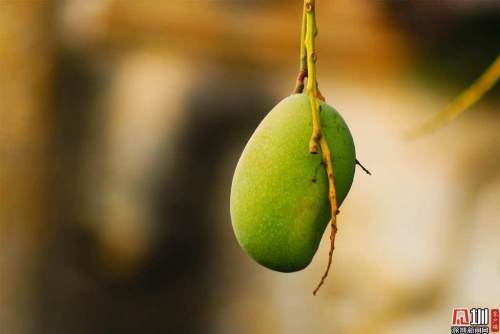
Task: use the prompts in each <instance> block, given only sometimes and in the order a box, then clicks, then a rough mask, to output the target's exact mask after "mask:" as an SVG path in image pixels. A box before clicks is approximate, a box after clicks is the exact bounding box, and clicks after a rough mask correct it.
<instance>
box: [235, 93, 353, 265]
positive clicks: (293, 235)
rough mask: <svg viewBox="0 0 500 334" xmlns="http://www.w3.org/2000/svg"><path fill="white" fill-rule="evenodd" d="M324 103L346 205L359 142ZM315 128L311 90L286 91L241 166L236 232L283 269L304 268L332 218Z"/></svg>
mask: <svg viewBox="0 0 500 334" xmlns="http://www.w3.org/2000/svg"><path fill="white" fill-rule="evenodd" d="M318 102H319V103H320V120H321V125H322V133H323V136H325V138H326V141H327V143H328V145H329V147H330V150H331V153H332V164H333V170H334V176H335V188H336V190H337V202H338V205H339V206H340V204H342V202H343V201H344V198H345V197H346V195H347V193H348V192H349V189H350V188H351V184H352V181H353V178H354V170H355V166H356V153H355V148H354V142H353V139H352V136H351V133H350V131H349V128H348V127H347V124H346V123H345V121H344V120H343V119H342V117H341V116H340V114H339V113H338V112H337V111H336V110H335V109H333V108H332V107H331V106H329V105H328V104H326V103H324V102H322V101H319V100H318ZM311 133H312V117H311V107H310V100H309V97H308V96H307V95H305V94H294V95H291V96H289V97H287V98H285V99H284V100H282V101H281V102H280V103H279V104H278V105H276V106H275V107H274V108H273V110H271V112H270V113H269V114H268V115H267V116H266V117H265V118H264V120H263V121H262V122H261V123H260V125H259V126H258V127H257V129H256V130H255V132H254V134H253V135H252V137H251V138H250V140H249V141H248V143H247V145H246V147H245V149H244V150H243V153H242V154H241V157H240V159H239V161H238V165H237V166H236V170H235V173H234V177H233V182H232V187H231V200H230V202H231V203H230V209H231V220H232V224H233V229H234V232H235V235H236V238H237V239H238V242H239V244H240V245H241V247H242V248H243V249H244V250H245V251H246V253H248V255H250V257H252V258H253V259H254V260H255V261H257V262H258V263H260V264H261V265H263V266H265V267H267V268H270V269H273V270H276V271H281V272H293V271H298V270H301V269H304V268H305V267H306V266H307V265H308V264H309V263H310V262H311V260H312V258H313V256H314V254H315V253H316V251H317V249H318V246H319V243H320V240H321V236H322V235H323V233H324V231H325V228H326V226H327V225H328V222H329V220H330V218H331V211H330V203H329V200H328V178H327V174H326V171H325V168H324V165H323V163H322V157H321V153H318V154H310V153H309V139H310V138H311Z"/></svg>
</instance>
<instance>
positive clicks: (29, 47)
mask: <svg viewBox="0 0 500 334" xmlns="http://www.w3.org/2000/svg"><path fill="white" fill-rule="evenodd" d="M49 4H50V2H45V1H29V2H24V1H22V2H21V1H3V2H2V3H0V69H1V70H0V83H1V84H0V85H1V87H0V333H10V334H17V333H26V332H30V331H31V329H30V327H29V326H32V323H33V321H30V320H32V319H33V318H32V317H33V315H34V314H33V312H32V308H33V306H34V301H33V300H32V298H33V293H32V291H30V289H31V288H32V286H33V284H32V283H33V282H31V281H30V280H33V279H36V275H34V272H35V271H36V266H37V261H36V257H37V254H39V253H40V250H41V249H42V245H43V235H44V233H43V232H44V226H46V222H47V202H46V198H47V196H45V195H46V193H45V192H46V189H47V187H46V186H45V185H46V182H47V176H48V170H49V169H48V168H47V167H48V165H47V164H48V161H49V159H50V156H48V154H47V147H48V145H47V144H48V130H49V129H48V124H49V122H48V117H47V116H48V115H47V110H48V108H47V104H48V100H47V97H48V94H47V93H48V87H49V85H48V84H47V83H48V82H49V80H50V72H51V68H50V64H51V61H50V58H51V42H50V41H48V40H47V36H50V34H48V33H47V31H48V29H49V20H48V19H49V15H48V14H49V13H50V10H51V8H50V7H51V5H49Z"/></svg>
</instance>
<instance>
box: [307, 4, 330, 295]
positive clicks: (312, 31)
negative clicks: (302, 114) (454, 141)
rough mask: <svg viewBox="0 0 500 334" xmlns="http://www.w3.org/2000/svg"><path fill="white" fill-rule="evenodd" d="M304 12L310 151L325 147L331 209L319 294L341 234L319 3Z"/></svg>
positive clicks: (323, 150)
mask: <svg viewBox="0 0 500 334" xmlns="http://www.w3.org/2000/svg"><path fill="white" fill-rule="evenodd" d="M304 11H305V15H306V29H305V30H306V32H305V38H304V44H305V51H306V57H307V76H308V77H307V95H308V96H309V100H310V104H311V111H312V126H313V131H312V135H311V139H310V141H309V152H311V153H312V154H316V153H318V149H319V148H321V154H322V157H323V163H324V165H325V169H326V174H327V177H328V199H329V202H330V208H331V220H330V226H331V233H330V251H329V253H328V265H327V266H326V270H325V272H324V274H323V276H322V277H321V280H320V282H319V284H318V286H317V287H316V289H314V291H313V294H314V295H316V293H317V292H318V290H319V288H320V287H321V286H322V285H323V283H324V282H325V279H326V277H327V276H328V272H329V271H330V266H331V264H332V256H333V250H334V249H335V236H336V235H337V214H338V205H337V194H336V189H335V179H334V174H333V164H332V154H331V151H330V148H329V147H328V143H327V141H326V139H325V138H324V136H322V134H321V121H320V115H319V113H320V105H319V101H318V97H319V96H318V82H317V78H316V60H317V55H316V45H315V41H314V39H315V37H316V35H317V34H318V28H317V26H316V1H315V0H304Z"/></svg>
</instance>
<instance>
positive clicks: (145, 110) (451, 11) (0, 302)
mask: <svg viewBox="0 0 500 334" xmlns="http://www.w3.org/2000/svg"><path fill="white" fill-rule="evenodd" d="M301 6H302V5H301V2H300V1H250V0H241V1H236V0H235V1H229V0H228V1H201V0H199V1H194V0H193V1H187V0H186V1H180V0H179V1H160V0H158V1H153V0H151V1H132V0H58V1H49V0H31V1H30V0H0V333H5V334H25V333H50V334H52V333H56V334H58V333H76V334H78V333H216V334H219V333H220V334H226V333H227V334H233V333H241V334H247V333H248V334H250V333H252V334H260V333H263V334H264V333H265V334H268V333H347V334H354V333H384V334H392V333H405V334H408V333H425V332H435V333H446V332H448V331H449V330H450V321H451V312H452V308H453V307H459V306H465V307H493V306H497V307H498V306H499V304H500V284H499V282H500V252H499V251H500V200H499V199H500V113H499V107H500V94H499V92H500V90H499V88H498V87H496V88H495V89H493V90H492V91H490V92H489V94H488V95H487V96H486V97H485V98H484V99H483V100H481V102H480V103H479V104H478V105H476V106H475V107H473V108H472V109H471V110H470V111H469V112H467V113H465V114H464V115H463V116H461V117H460V118H459V119H458V120H456V121H454V122H453V123H452V124H450V125H449V126H447V127H445V128H443V129H441V130H439V131H438V132H437V133H435V134H433V135H429V136H426V137H423V138H420V139H418V140H415V141H407V140H405V139H404V136H403V135H404V133H405V131H406V130H408V129H410V128H412V127H413V126H415V125H416V124H419V123H420V122H422V121H424V120H426V119H427V118H429V117H430V116H432V115H434V114H435V113H436V112H438V111H439V110H441V109H442V108H443V107H444V106H445V105H446V104H447V103H448V102H449V101H450V100H452V99H453V97H454V96H456V95H457V94H458V93H459V92H460V91H461V90H462V89H464V88H465V87H467V86H468V85H469V84H470V83H472V82H473V81H474V79H475V78H477V77H478V76H479V75H480V73H481V72H482V71H483V70H484V69H485V68H486V67H487V66H488V64H490V63H491V62H492V61H493V60H494V59H495V58H496V56H497V55H498V54H499V52H500V2H499V1H495V0H492V1H486V0H483V1H480V0H478V1H458V0H456V1H451V0H447V1H445V0H443V1H437V0H435V1H418V0H407V1H368V0H354V1H353V0H335V1H333V0H319V1H318V26H319V35H318V39H317V47H318V80H319V83H320V86H321V90H322V93H323V94H324V95H325V96H326V98H327V101H328V102H329V103H330V104H332V105H333V106H335V107H336V108H337V109H338V110H339V111H340V112H341V113H342V114H343V116H344V118H345V119H346V121H347V122H348V124H349V126H350V128H351V131H352V133H353V136H354V138H355V142H356V146H357V156H358V159H359V160H361V161H362V162H363V163H364V164H365V165H366V166H367V167H368V168H369V169H370V170H371V171H372V174H373V176H368V175H365V174H364V173H363V172H362V171H361V170H359V169H358V170H357V172H356V177H355V180H354V184H353V187H352V189H351V192H350V195H349V196H348V198H347V200H346V201H345V203H344V205H343V207H342V213H341V215H340V216H339V229H340V230H339V234H338V237H337V248H336V251H335V254H334V261H333V268H332V271H331V274H330V276H329V278H328V280H327V282H326V284H325V286H324V287H323V288H322V290H320V292H319V295H318V296H316V297H313V296H312V293H311V292H312V290H313V288H314V287H315V285H316V283H317V282H318V280H319V278H320V276H321V274H322V271H323V270H324V267H325V265H326V261H327V253H328V237H327V234H328V233H327V234H325V237H324V240H323V242H322V244H321V246H320V249H319V251H318V253H317V255H316V256H315V258H314V260H313V262H312V264H311V265H310V266H309V267H308V268H306V269H305V270H303V271H301V272H298V273H293V274H281V273H276V272H272V271H270V270H267V269H265V268H263V267H261V266H259V265H257V264H256V263H254V262H253V261H252V260H251V259H250V258H249V257H248V256H246V255H245V254H244V253H243V251H242V250H241V249H240V248H239V246H238V244H237V242H236V240H235V238H234V236H233V232H232V228H231V222H230V217H229V192H230V183H231V178H232V172H233V170H234V167H235V165H236V162H237V159H238V156H239V153H240V152H241V151H242V149H243V147H244V145H245V143H246V141H247V140H248V138H249V136H250V135H251V133H252V131H253V129H255V127H256V126H257V125H258V123H259V121H260V120H261V119H262V118H263V116H264V115H265V114H266V113H267V112H268V111H269V110H270V109H271V108H272V107H273V105H275V104H276V103H277V102H278V101H279V100H280V99H282V98H283V97H285V96H287V95H288V94H290V92H291V91H292V90H293V87H294V82H295V77H296V74H297V70H298V50H299V39H298V36H299V30H300V19H301Z"/></svg>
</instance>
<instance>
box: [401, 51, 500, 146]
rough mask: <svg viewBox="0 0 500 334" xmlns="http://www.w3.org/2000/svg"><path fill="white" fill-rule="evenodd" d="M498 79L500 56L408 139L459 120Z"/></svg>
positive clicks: (499, 77) (499, 76) (412, 132)
mask: <svg viewBox="0 0 500 334" xmlns="http://www.w3.org/2000/svg"><path fill="white" fill-rule="evenodd" d="M498 79H500V55H498V56H497V58H496V59H495V61H494V62H493V63H492V64H491V65H490V66H489V67H488V68H487V69H486V71H484V73H483V74H482V75H481V76H480V77H479V79H477V81H476V82H474V83H473V84H472V85H471V86H470V87H469V88H467V89H466V90H465V91H464V92H463V93H462V94H460V95H459V96H458V97H457V98H456V99H455V100H454V101H453V102H452V103H451V104H450V105H448V106H447V107H446V108H445V109H444V110H443V111H441V112H440V113H438V114H437V115H435V116H434V117H433V118H432V119H430V120H429V121H427V122H425V123H424V124H422V125H420V126H418V127H416V128H414V129H413V130H411V131H409V132H408V134H407V137H408V139H415V138H418V137H420V136H422V135H425V134H427V133H430V132H433V131H434V130H436V129H438V128H440V127H442V126H444V125H446V124H448V123H449V122H450V121H451V120H453V119H455V118H457V117H458V116H459V115H460V114H461V113H463V112H464V111H465V110H467V109H468V108H469V107H471V106H472V105H473V104H475V103H476V102H477V101H479V99H480V98H481V97H482V96H483V95H484V94H485V93H486V92H487V91H488V90H490V89H491V88H492V87H493V86H494V85H495V83H496V82H497V81H498Z"/></svg>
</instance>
